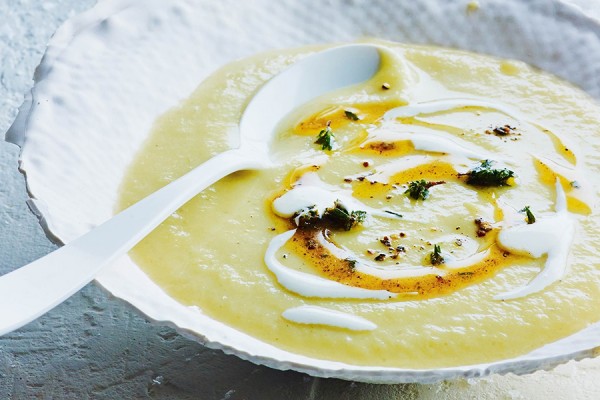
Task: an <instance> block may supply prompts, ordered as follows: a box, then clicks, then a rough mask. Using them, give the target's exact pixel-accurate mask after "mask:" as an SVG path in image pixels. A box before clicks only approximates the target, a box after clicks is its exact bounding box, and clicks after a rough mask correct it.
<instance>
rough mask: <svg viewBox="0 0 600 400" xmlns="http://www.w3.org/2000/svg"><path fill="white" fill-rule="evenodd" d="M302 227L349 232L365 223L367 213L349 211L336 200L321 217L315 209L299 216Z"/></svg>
mask: <svg viewBox="0 0 600 400" xmlns="http://www.w3.org/2000/svg"><path fill="white" fill-rule="evenodd" d="M297 216H299V219H298V224H299V225H300V226H313V227H323V228H329V229H343V230H345V231H349V230H350V229H352V228H354V227H355V226H356V225H358V224H360V223H362V222H364V220H365V218H366V217H367V213H366V211H359V210H355V211H348V209H347V208H346V207H344V206H343V205H342V203H341V202H340V201H339V200H336V202H335V203H334V206H333V207H330V208H327V209H326V210H325V211H323V214H322V215H321V216H319V215H318V214H317V212H316V210H315V209H314V206H313V207H310V208H309V209H308V210H306V211H304V212H303V213H301V214H299V215H297Z"/></svg>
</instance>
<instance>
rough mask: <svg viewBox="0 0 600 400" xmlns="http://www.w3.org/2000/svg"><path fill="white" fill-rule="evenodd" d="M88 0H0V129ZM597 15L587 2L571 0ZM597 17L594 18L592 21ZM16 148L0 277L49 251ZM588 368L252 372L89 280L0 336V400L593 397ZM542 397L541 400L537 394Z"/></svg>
mask: <svg viewBox="0 0 600 400" xmlns="http://www.w3.org/2000/svg"><path fill="white" fill-rule="evenodd" d="M94 3H95V1H94V0H53V1H43V0H2V1H0V132H2V133H3V132H5V131H6V130H7V129H8V127H9V126H10V124H11V122H12V120H13V119H14V117H15V116H16V113H17V109H18V106H19V105H20V103H21V102H22V99H23V93H25V92H26V91H27V90H29V89H30V87H31V85H32V80H31V77H32V76H33V72H34V69H35V66H36V65H37V64H38V62H39V60H40V58H41V56H42V54H43V51H44V49H45V44H46V43H47V41H48V40H49V38H50V37H51V35H52V33H53V32H54V31H55V30H56V28H57V27H58V26H60V24H61V23H62V22H63V21H64V20H65V19H66V18H68V17H70V16H72V15H74V14H76V13H79V12H81V11H83V10H86V9H88V8H90V7H92V6H93V4H94ZM577 3H579V4H580V5H582V6H583V8H585V9H586V10H588V12H591V13H597V11H598V3H597V2H590V1H577ZM596 15H598V14H596ZM18 154H19V149H18V148H17V147H16V146H14V145H12V144H8V143H5V142H3V141H0V273H2V274H3V273H6V272H8V271H10V270H12V269H14V268H16V267H19V266H22V265H25V264H27V263H28V262H30V261H33V260H35V259H37V258H39V257H41V256H43V255H45V254H47V253H48V252H50V251H52V250H53V249H55V247H56V246H55V245H53V244H52V243H51V242H50V241H49V240H48V239H47V238H46V237H45V235H44V233H43V231H42V229H41V228H40V227H39V224H38V222H37V219H36V217H35V216H34V215H33V214H32V213H31V212H30V211H29V209H28V207H27V205H26V200H27V192H26V188H25V182H24V179H23V176H22V175H21V174H20V173H19V172H18ZM599 378H600V363H599V362H598V361H596V360H591V361H590V360H587V361H584V362H580V363H575V362H572V363H569V364H567V365H565V366H561V367H559V368H557V369H556V370H555V371H553V372H538V373H536V374H533V375H530V376H526V377H515V376H507V377H499V376H495V377H491V378H487V379H483V380H478V381H457V382H445V383H441V384H436V385H395V386H386V385H367V384H360V383H354V382H346V381H341V380H333V379H317V378H312V377H309V376H307V375H304V374H299V373H295V372H289V371H288V372H282V371H276V370H272V369H269V368H265V367H261V366H256V365H254V364H252V363H249V362H245V361H242V360H239V359H237V358H236V357H233V356H227V355H224V354H223V353H221V352H220V351H213V350H209V349H206V348H204V347H203V346H201V345H199V344H197V343H194V342H192V341H190V340H187V339H185V338H183V337H181V336H179V335H178V334H177V333H175V331H174V330H172V329H170V328H167V327H157V326H155V325H152V324H150V323H149V322H148V321H147V320H146V319H145V318H144V316H143V315H140V313H138V312H137V311H135V310H133V309H132V308H131V307H130V306H128V305H126V304H124V303H123V302H121V301H119V300H118V299H114V298H111V297H110V296H108V295H107V294H106V293H105V292H104V291H103V290H102V289H101V288H99V287H98V286H97V285H95V284H90V285H88V286H87V287H85V288H84V289H83V290H82V291H81V292H79V293H78V294H76V295H75V296H73V297H72V298H70V299H69V300H68V301H67V302H65V303H64V304H62V305H61V306H59V307H58V308H56V309H55V310H53V311H51V312H50V313H48V314H47V315H45V316H44V317H42V318H40V319H39V320H37V321H35V322H33V323H31V324H29V325H27V326H26V327H24V328H22V329H20V330H18V331H17V332H13V333H11V334H9V335H6V336H4V337H1V338H0V399H29V398H44V399H45V398H48V399H53V398H55V399H86V398H93V399H96V398H97V399H145V398H161V399H169V398H173V399H287V400H294V399H417V398H421V399H426V398H456V399H462V398H478V399H479V398H484V397H486V398H494V399H495V398H507V399H521V398H523V399H525V398H527V399H530V398H548V397H547V396H548V395H550V396H551V397H552V398H566V397H563V396H562V395H561V394H564V395H565V396H567V397H568V398H590V399H592V398H600V383H598V382H600V379H599ZM542 396H543V397H542Z"/></svg>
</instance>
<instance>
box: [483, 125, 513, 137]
mask: <svg viewBox="0 0 600 400" xmlns="http://www.w3.org/2000/svg"><path fill="white" fill-rule="evenodd" d="M515 129H516V128H515V127H514V126H510V125H504V126H497V127H495V128H493V129H491V130H489V129H488V130H487V131H485V133H487V134H488V135H492V134H493V135H496V136H508V135H510V134H511V133H513V132H514V130H515Z"/></svg>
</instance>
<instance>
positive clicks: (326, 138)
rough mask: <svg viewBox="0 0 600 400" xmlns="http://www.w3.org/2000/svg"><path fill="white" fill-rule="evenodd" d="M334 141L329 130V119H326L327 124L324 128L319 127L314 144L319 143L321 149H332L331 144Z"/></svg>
mask: <svg viewBox="0 0 600 400" xmlns="http://www.w3.org/2000/svg"><path fill="white" fill-rule="evenodd" d="M334 143H335V138H334V135H333V131H332V130H331V121H327V125H326V126H325V129H321V131H320V132H319V134H318V135H317V140H316V141H315V144H320V145H321V150H329V151H331V150H333V144H334Z"/></svg>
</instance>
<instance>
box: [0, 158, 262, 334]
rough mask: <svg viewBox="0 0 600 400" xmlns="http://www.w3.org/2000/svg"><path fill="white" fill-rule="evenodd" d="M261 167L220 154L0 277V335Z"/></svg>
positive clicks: (249, 160) (253, 161)
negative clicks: (204, 195)
mask: <svg viewBox="0 0 600 400" xmlns="http://www.w3.org/2000/svg"><path fill="white" fill-rule="evenodd" d="M263 166H264V164H263V162H262V161H261V160H256V159H252V157H249V156H248V153H247V152H242V151H241V150H239V149H235V150H229V151H226V152H224V153H221V154H219V155H217V156H215V157H213V158H211V159H210V160H208V161H207V162H205V163H203V164H201V165H200V166H198V167H196V168H195V169H193V170H192V171H190V172H189V173H187V174H185V175H184V176H182V177H181V178H179V179H177V180H175V181H173V182H171V183H170V184H168V185H167V186H165V187H163V188H162V189H160V190H158V191H156V192H154V193H153V194H151V195H150V196H148V197H146V198H144V199H143V200H141V201H139V202H138V203H136V204H134V205H132V206H131V207H129V208H127V209H126V210H124V211H122V212H121V213H119V214H117V215H116V216H114V217H113V218H111V219H109V220H108V221H106V222H104V223H103V224H102V225H99V226H97V227H96V228H94V229H92V230H91V231H90V232H88V233H86V234H85V235H83V236H81V237H79V238H77V239H76V240H74V241H72V242H70V243H68V244H67V245H65V246H63V247H61V248H60V249H58V250H56V251H54V252H52V253H50V254H48V255H47V256H45V257H42V258H40V259H38V260H36V261H34V262H32V263H30V264H27V265H25V266H24V267H21V268H19V269H16V270H14V271H12V272H10V273H8V274H6V275H3V276H1V277H0V335H4V334H5V333H8V332H11V331H13V330H15V329H18V328H20V327H21V326H23V325H25V324H26V323H28V322H30V321H32V320H34V319H35V318H37V317H39V316H41V315H42V314H44V313H46V312H47V311H49V310H50V309H52V308H54V307H55V306H57V305H58V304H60V303H62V302H63V301H64V300H66V299H67V298H68V297H70V296H71V295H72V294H74V293H75V292H77V291H78V290H79V289H81V288H82V287H83V286H85V285H86V284H87V283H88V282H90V281H92V280H93V279H94V277H95V276H96V275H97V274H98V272H99V271H100V270H101V269H102V267H104V266H105V265H107V264H109V263H111V262H112V261H114V260H115V259H116V258H117V257H119V256H121V255H123V254H124V253H126V252H127V251H129V250H130V249H131V248H132V247H133V246H135V245H136V244H137V243H138V242H139V241H140V240H142V239H143V238H144V237H145V236H146V235H148V234H149V233H150V232H151V231H152V230H153V229H154V228H156V227H157V226H158V225H159V224H160V223H161V222H162V221H164V220H165V219H167V217H169V216H170V215H171V214H172V213H173V212H175V211H176V210H177V209H178V208H179V207H181V206H182V205H183V204H185V203H186V202H187V201H188V200H190V199H191V198H192V197H194V196H195V195H196V194H197V193H199V192H201V191H202V190H204V189H205V188H207V187H208V186H210V185H211V184H213V183H215V182H216V181H218V180H219V179H221V178H223V177H224V176H226V175H229V174H231V173H232V172H235V171H239V170H242V169H257V168H261V167H263Z"/></svg>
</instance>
